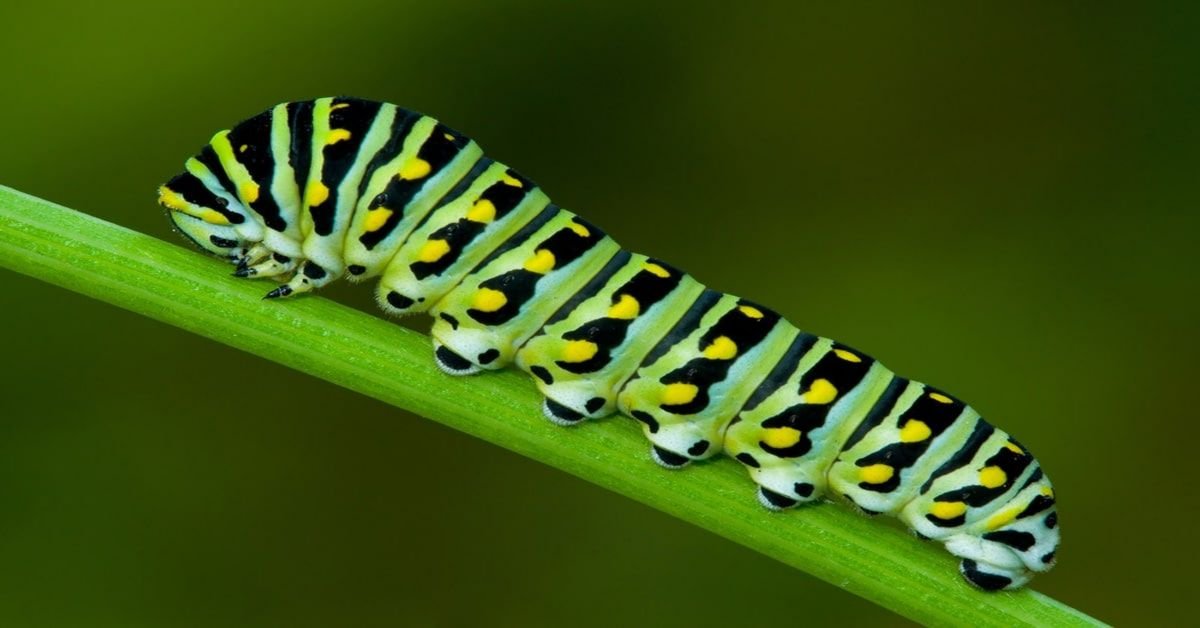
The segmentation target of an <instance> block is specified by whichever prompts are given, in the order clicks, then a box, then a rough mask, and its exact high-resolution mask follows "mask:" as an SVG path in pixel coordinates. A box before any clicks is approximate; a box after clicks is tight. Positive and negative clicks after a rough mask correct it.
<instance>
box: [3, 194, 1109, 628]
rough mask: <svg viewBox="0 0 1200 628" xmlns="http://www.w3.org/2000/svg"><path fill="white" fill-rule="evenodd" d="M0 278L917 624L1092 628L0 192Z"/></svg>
mask: <svg viewBox="0 0 1200 628" xmlns="http://www.w3.org/2000/svg"><path fill="white" fill-rule="evenodd" d="M0 265H2V266H5V267H7V268H10V269H12V270H15V271H17V272H20V273H24V274H27V275H30V276H32V277H37V278H39V279H42V280H44V281H48V282H50V283H53V284H56V285H59V286H63V287H65V288H69V289H71V290H74V291H76V292H80V293H82V294H86V295H89V296H92V297H95V298H97V299H100V300H102V301H106V302H108V303H112V304H113V305H117V306H120V307H123V308H126V309H128V310H132V311H134V312H137V313H139V314H143V315H146V316H149V317H151V318H155V319H157V320H160V321H163V322H166V323H169V324H171V325H175V326H177V327H181V328H183V329H187V330H189V331H192V332H195V333H197V334H200V335H203V336H207V337H209V338H212V339H214V340H217V341H220V342H223V343H225V344H228V345H231V346H234V347H237V348H239V349H243V350H245V351H248V352H250V353H253V354H255V355H259V356H262V357H264V358H267V359H269V360H273V361H276V362H279V363H281V364H285V365H287V366H290V367H292V368H295V369H298V370H300V371H303V372H305V373H309V374H311V375H313V376H316V377H320V378H322V379H325V380H328V381H330V382H334V383H337V384H339V385H341V386H345V387H346V388H349V389H351V390H354V391H357V392H360V393H363V394H365V395H369V396H371V397H374V398H376V399H380V400H382V401H385V402H387V403H389V404H392V405H395V406H397V407H399V408H404V409H405V410H409V411H412V412H415V413H417V414H420V415H422V416H425V417H428V418H430V419H433V420H434V421H438V422H439V423H443V424H445V425H448V426H450V427H452V428H455V429H458V430H461V431H464V432H467V433H468V434H472V435H474V436H477V437H479V438H482V439H484V440H486V441H488V442H491V443H495V444H497V445H500V446H502V447H506V448H508V449H511V450H513V451H515V452H517V453H520V454H522V455H524V456H528V457H530V458H533V459H535V460H539V461H541V462H544V463H546V464H548V465H551V466H554V467H556V468H559V469H562V470H564V471H567V472H569V473H572V474H574V475H577V476H579V477H581V478H584V479H586V480H588V481H590V482H594V483H596V484H599V485H600V486H603V487H605V488H608V489H611V490H613V491H616V492H617V493H620V494H622V495H626V496H628V497H631V498H633V499H636V500H638V501H641V502H644V503H646V504H648V505H650V506H653V507H655V508H658V509H660V510H663V511H665V512H667V513H670V514H671V515H673V516H676V517H679V518H680V519H683V520H685V521H689V522H691V523H693V524H695V525H698V526H701V527H703V528H705V529H708V530H711V531H712V532H715V533H716V534H719V535H721V536H723V537H726V538H728V539H731V540H733V541H736V542H738V543H741V544H742V545H745V546H747V547H749V548H751V549H753V550H755V551H758V552H762V553H763V554H766V555H768V556H771V557H773V558H775V559H777V560H780V561H783V562H784V563H787V564H789V565H792V566H794V567H796V568H799V569H802V570H804V571H806V572H808V573H811V574H813V575H815V576H817V577H819V578H821V579H823V580H826V581H828V582H830V583H832V584H834V585H836V586H839V587H842V588H844V589H846V590H848V591H851V592H853V593H855V594H857V595H860V596H862V597H864V598H866V599H868V600H871V601H873V602H875V603H877V604H880V605H882V606H884V607H886V608H889V609H891V610H893V611H895V612H897V613H899V614H901V615H904V616H906V617H909V618H911V619H914V620H916V621H919V622H923V623H927V624H967V625H974V626H985V625H995V626H1014V625H1023V624H1028V625H1038V626H1050V625H1055V626H1060V625H1061V626H1065V625H1097V624H1098V622H1097V621H1096V620H1094V619H1092V618H1090V617H1088V616H1087V615H1085V614H1083V613H1080V612H1079V611H1076V610H1074V609H1072V608H1070V607H1068V606H1065V605H1063V604H1060V603H1059V602H1057V601H1055V600H1053V599H1051V598H1048V597H1046V596H1044V595H1041V594H1039V593H1036V592H1034V591H1030V590H1023V591H1018V592H1015V593H998V594H987V593H983V592H980V591H976V590H974V589H972V588H970V587H969V586H968V585H966V584H965V583H964V582H963V581H962V579H961V578H960V577H959V575H958V572H957V569H956V567H957V562H956V560H955V559H953V558H952V557H950V556H949V555H947V554H946V553H945V552H943V551H941V550H940V548H938V547H937V546H935V545H933V544H931V543H922V542H920V541H918V540H917V539H915V538H913V537H912V536H910V535H908V534H905V533H904V532H903V531H901V530H899V529H897V528H896V527H895V526H888V525H881V524H880V522H877V521H871V520H868V519H867V518H865V517H861V516H859V515H857V514H855V513H853V512H851V511H850V510H849V509H847V508H844V507H839V506H832V505H818V506H813V507H808V508H803V509H801V510H799V511H793V512H790V513H787V514H783V515H780V514H772V513H769V512H767V511H765V510H764V509H763V508H762V507H761V506H759V505H758V504H757V502H756V501H755V499H754V498H753V492H752V483H751V482H750V480H749V479H748V478H747V477H746V474H745V472H744V471H743V470H742V469H741V468H740V467H739V466H738V465H737V464H736V463H733V462H732V461H730V460H729V459H726V458H722V459H719V460H716V461H714V462H712V463H706V464H701V465H694V467H692V468H689V469H687V470H685V471H682V472H676V473H669V472H666V471H662V470H659V469H657V468H656V467H655V466H654V465H653V464H652V463H649V462H648V461H647V460H646V458H647V456H646V450H647V444H646V442H645V440H644V439H643V438H642V435H641V433H640V429H639V427H638V426H637V424H636V423H634V422H633V421H624V420H609V421H603V422H601V423H599V424H593V425H587V426H583V427H580V428H577V429H564V428H560V427H556V426H554V425H552V424H550V423H549V422H548V421H546V420H545V419H544V418H542V416H541V411H540V398H539V397H538V395H537V393H536V391H535V389H534V387H533V385H532V384H531V383H530V382H529V381H528V380H527V378H526V377H525V376H524V375H523V374H520V373H518V372H515V371H511V370H510V371H505V372H498V373H488V374H484V375H479V376H474V377H467V378H454V377H449V376H446V375H443V374H442V373H441V372H439V371H438V370H437V369H436V368H435V367H434V365H433V360H432V358H431V355H430V346H429V339H428V338H427V337H425V336H423V335H422V334H419V333H416V332H413V331H410V330H408V329H405V328H403V327H400V326H398V325H394V324H392V323H390V322H388V321H386V320H383V319H382V318H379V317H374V316H370V315H367V314H364V313H362V312H358V311H356V310H353V309H351V308H348V307H345V306H342V305H339V304H337V303H334V302H332V301H328V300H326V299H322V298H319V297H312V296H306V297H304V298H300V299H294V300H289V301H286V302H277V301H263V300H262V294H263V285H262V283H261V282H251V281H238V280H234V279H231V278H230V277H229V267H228V266H227V265H224V264H222V263H221V262H219V261H217V260H214V259H211V258H209V257H206V256H204V255H201V254H198V253H195V252H192V251H190V250H188V249H185V248H183V247H181V246H175V245H172V244H167V243H165V242H163V241H161V240H157V239H155V238H152V237H150V236H146V235H143V234H140V233H137V232H134V231H130V230H128V229H125V228H123V227H119V226H117V225H113V224H110V223H107V222H104V221H102V220H99V219H96V218H93V217H91V216H87V215H85V214H81V213H79V212H76V211H73V210H70V209H67V208H64V207H61V206H59V205H56V204H54V203H50V202H48V201H45V200H42V199H39V198H35V197H32V196H29V195H26V194H24V193H21V192H18V191H16V190H12V189H10V188H6V187H3V186H0Z"/></svg>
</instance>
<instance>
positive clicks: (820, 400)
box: [803, 378, 838, 405]
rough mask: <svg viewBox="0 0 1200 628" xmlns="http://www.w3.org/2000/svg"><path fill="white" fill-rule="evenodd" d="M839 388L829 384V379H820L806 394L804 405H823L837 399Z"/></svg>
mask: <svg viewBox="0 0 1200 628" xmlns="http://www.w3.org/2000/svg"><path fill="white" fill-rule="evenodd" d="M837 393H838V391H837V388H835V387H834V386H833V384H830V383H829V380H827V379H824V378H822V379H818V380H817V381H815V382H813V383H812V386H811V387H810V388H809V389H808V391H807V392H805V393H804V395H803V397H804V403H811V404H816V405H823V404H826V403H829V402H831V401H833V400H834V399H836V398H837Z"/></svg>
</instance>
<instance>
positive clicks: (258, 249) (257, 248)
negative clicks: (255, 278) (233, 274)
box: [233, 242, 271, 270]
mask: <svg viewBox="0 0 1200 628" xmlns="http://www.w3.org/2000/svg"><path fill="white" fill-rule="evenodd" d="M243 251H244V252H243V253H242V254H241V255H240V256H238V257H235V258H234V260H233V263H234V264H237V267H238V270H241V269H243V268H249V267H250V266H253V265H254V264H257V263H259V262H261V261H263V260H265V259H267V258H268V257H269V256H270V255H271V249H268V248H267V247H266V245H264V244H263V243H262V242H258V243H256V244H254V246H251V247H250V248H248V249H244V250H243Z"/></svg>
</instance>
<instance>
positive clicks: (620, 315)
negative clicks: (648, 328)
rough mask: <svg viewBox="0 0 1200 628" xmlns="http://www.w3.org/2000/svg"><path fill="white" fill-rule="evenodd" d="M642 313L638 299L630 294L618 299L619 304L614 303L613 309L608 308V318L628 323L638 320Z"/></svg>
mask: <svg viewBox="0 0 1200 628" xmlns="http://www.w3.org/2000/svg"><path fill="white" fill-rule="evenodd" d="M641 311H642V306H641V304H639V303H638V302H637V299H635V298H633V297H631V296H629V295H628V294H622V295H621V297H620V298H618V299H617V302H616V303H614V304H613V305H612V307H610V308H608V317H609V318H615V319H618V320H622V321H628V320H633V319H635V318H637V315H638V314H640V313H641Z"/></svg>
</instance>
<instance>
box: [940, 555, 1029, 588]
mask: <svg viewBox="0 0 1200 628" xmlns="http://www.w3.org/2000/svg"><path fill="white" fill-rule="evenodd" d="M958 571H959V573H961V574H962V576H963V578H965V579H966V581H967V582H968V583H969V584H970V585H971V586H973V587H976V588H979V589H983V590H984V591H989V592H990V591H1008V590H1012V589H1019V588H1021V587H1023V586H1025V585H1026V584H1027V583H1028V582H1029V580H1030V578H1032V577H1033V574H1032V573H1031V572H1030V571H1029V570H1028V569H1025V568H1023V567H1020V568H1017V569H1008V568H1005V567H999V566H996V565H989V564H987V563H980V562H978V561H976V560H972V559H970V558H964V559H963V561H962V562H961V563H959V564H958Z"/></svg>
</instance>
